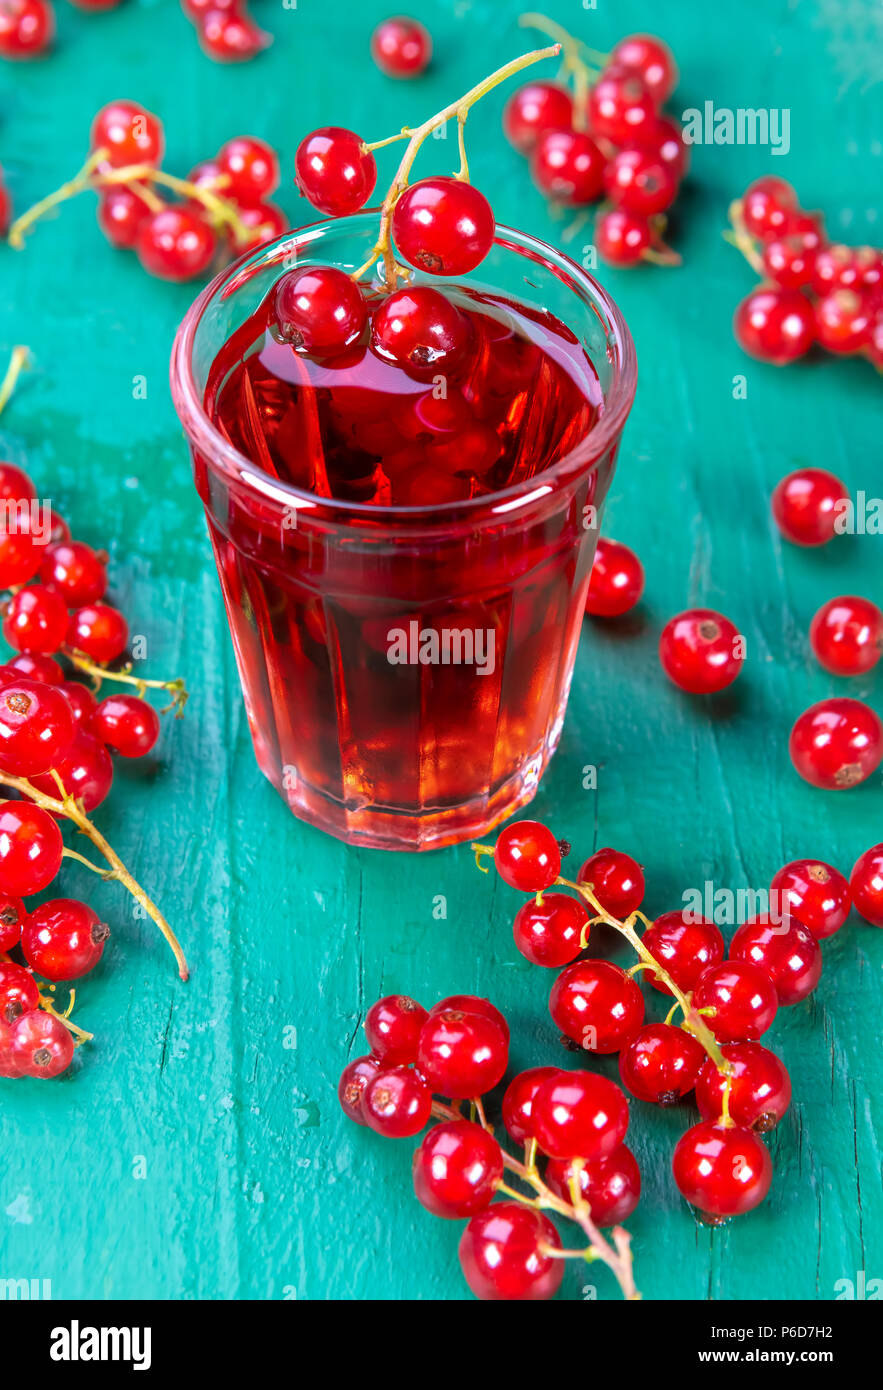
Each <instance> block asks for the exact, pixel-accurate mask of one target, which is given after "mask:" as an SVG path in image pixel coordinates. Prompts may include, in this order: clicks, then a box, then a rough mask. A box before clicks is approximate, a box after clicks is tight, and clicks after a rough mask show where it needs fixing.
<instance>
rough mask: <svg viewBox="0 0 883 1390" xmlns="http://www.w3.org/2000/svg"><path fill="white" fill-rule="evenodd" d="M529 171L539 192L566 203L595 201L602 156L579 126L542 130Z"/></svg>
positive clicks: (600, 188)
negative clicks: (577, 127)
mask: <svg viewBox="0 0 883 1390" xmlns="http://www.w3.org/2000/svg"><path fill="white" fill-rule="evenodd" d="M530 172H531V176H532V178H533V181H534V183H535V184H536V186H537V188H538V189H539V190H540V192H541V193H543V194H545V196H546V197H547V198H551V199H552V201H553V202H556V203H564V204H566V205H567V206H569V207H579V206H581V205H583V204H585V203H593V202H595V200H596V199H597V198H600V196H601V193H602V191H603V189H604V156H603V154H602V153H601V151H600V150H599V149H598V146H597V145H596V144H595V142H594V140H593V139H592V137H591V136H590V135H587V134H586V132H585V131H582V130H546V131H543V132H542V134H540V135H539V136H538V137H537V141H536V144H535V146H534V150H533V155H532V156H531V161H530Z"/></svg>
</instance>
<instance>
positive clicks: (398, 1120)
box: [362, 1067, 432, 1139]
mask: <svg viewBox="0 0 883 1390" xmlns="http://www.w3.org/2000/svg"><path fill="white" fill-rule="evenodd" d="M431 1113H432V1093H431V1091H430V1089H429V1087H428V1086H427V1085H426V1082H425V1081H423V1080H421V1078H420V1077H419V1076H418V1075H417V1073H416V1072H415V1071H414V1070H413V1069H412V1068H411V1067H390V1068H388V1069H387V1068H385V1067H381V1069H380V1071H378V1072H377V1073H376V1074H375V1075H374V1076H372V1077H371V1078H370V1080H369V1081H368V1084H367V1086H366V1087H365V1090H364V1093H363V1095H362V1114H363V1115H364V1117H365V1121H366V1123H367V1124H368V1125H369V1126H370V1128H371V1129H376V1130H377V1133H378V1134H383V1135H385V1136H386V1138H387V1139H408V1138H410V1137H411V1135H414V1134H419V1133H420V1131H421V1129H422V1128H423V1126H424V1125H425V1124H426V1123H427V1121H428V1120H429V1117H430V1115H431Z"/></svg>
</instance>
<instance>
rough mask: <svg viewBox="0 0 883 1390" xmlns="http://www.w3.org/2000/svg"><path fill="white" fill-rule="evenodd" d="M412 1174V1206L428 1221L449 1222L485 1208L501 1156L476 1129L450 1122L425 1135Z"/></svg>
mask: <svg viewBox="0 0 883 1390" xmlns="http://www.w3.org/2000/svg"><path fill="white" fill-rule="evenodd" d="M413 1169H414V1191H415V1192H416V1194H417V1199H418V1201H419V1202H421V1203H422V1205H423V1206H424V1207H426V1210H427V1211H431V1212H432V1214H433V1216H441V1217H444V1218H446V1219H447V1220H449V1221H453V1220H457V1219H458V1218H462V1217H464V1216H474V1215H475V1213H476V1212H478V1211H483V1210H484V1208H485V1207H487V1206H488V1205H489V1204H490V1202H491V1200H492V1198H493V1196H494V1193H495V1192H496V1190H497V1186H498V1184H499V1183H500V1182H501V1181H502V1178H503V1155H502V1153H501V1152H500V1146H499V1144H498V1143H497V1141H496V1139H495V1138H494V1136H493V1135H492V1134H488V1132H487V1130H484V1129H482V1127H481V1125H477V1124H473V1123H472V1122H471V1121H469V1120H451V1121H449V1122H448V1123H446V1124H440V1125H436V1126H435V1127H434V1128H433V1129H431V1130H430V1131H429V1133H428V1134H427V1135H426V1138H425V1139H424V1140H423V1143H422V1144H421V1145H420V1148H419V1149H418V1150H417V1152H416V1153H415V1154H414V1165H413Z"/></svg>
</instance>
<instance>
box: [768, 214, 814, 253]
mask: <svg viewBox="0 0 883 1390" xmlns="http://www.w3.org/2000/svg"><path fill="white" fill-rule="evenodd" d="M785 238H793V239H794V240H795V241H796V242H797V243H799V245H800V246H802V247H803V249H804V250H805V251H812V252H815V251H818V249H819V247H820V246H821V245H822V244H823V242H824V240H825V229H824V226H823V224H822V220H821V218H820V216H819V215H818V214H817V213H811V212H803V211H801V209H800V208H794V209H792V211H791V212H789V213H787V214H786V216H785V222H784V225H783V226H782V229H781V231H780V232H779V233H778V235H777V238H776V239H777V240H780V239H785ZM767 244H769V243H767Z"/></svg>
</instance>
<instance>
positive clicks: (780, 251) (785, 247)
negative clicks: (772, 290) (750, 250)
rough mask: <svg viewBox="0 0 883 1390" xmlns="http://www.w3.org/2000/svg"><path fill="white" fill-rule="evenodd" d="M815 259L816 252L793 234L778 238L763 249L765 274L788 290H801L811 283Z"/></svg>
mask: <svg viewBox="0 0 883 1390" xmlns="http://www.w3.org/2000/svg"><path fill="white" fill-rule="evenodd" d="M814 259H815V251H814V250H812V249H811V248H809V247H807V246H806V245H805V243H804V240H803V238H802V237H801V236H797V235H793V234H789V235H788V236H781V237H776V238H774V239H773V240H772V241H768V242H767V243H766V245H765V246H764V248H763V268H764V271H765V273H766V274H767V275H768V276H769V278H770V279H771V280H775V282H776V284H777V285H781V286H782V288H783V289H786V290H799V289H802V288H803V286H804V285H807V284H808V283H809V281H810V278H811V276H812V268H813V261H814Z"/></svg>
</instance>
